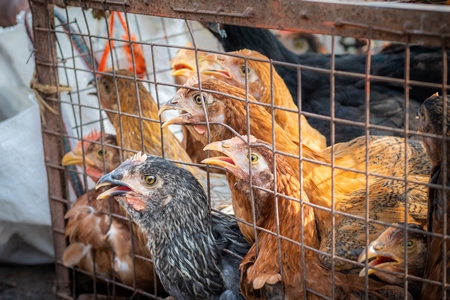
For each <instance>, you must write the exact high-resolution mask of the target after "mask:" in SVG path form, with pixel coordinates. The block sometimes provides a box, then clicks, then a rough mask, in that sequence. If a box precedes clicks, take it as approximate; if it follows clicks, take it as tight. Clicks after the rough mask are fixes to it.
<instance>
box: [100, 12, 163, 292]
mask: <svg viewBox="0 0 450 300" xmlns="http://www.w3.org/2000/svg"><path fill="white" fill-rule="evenodd" d="M124 15H125V22H126V26H127V35H128V40H127V43H128V44H129V45H130V52H131V62H132V65H133V72H132V73H133V74H132V75H133V81H134V87H135V93H136V98H137V102H138V114H139V116H138V117H139V131H140V135H141V150H142V151H143V152H145V151H144V131H143V124H142V122H143V120H142V107H141V98H140V93H139V87H138V81H137V76H136V59H135V55H134V47H133V42H132V40H131V31H130V24H129V22H128V15H127V13H126V12H125V13H124ZM152 54H153V53H152ZM153 56H154V55H152V58H153ZM155 81H156V80H155ZM116 85H117V84H116ZM122 124H123V123H122V122H120V126H122ZM120 130H121V132H122V131H123V129H122V128H121V129H120ZM161 139H162V135H161ZM161 145H163V144H161ZM161 151H162V153H164V146H163V147H162V149H161ZM109 210H110V214H111V208H110V209H109ZM127 223H128V228H129V230H130V233H131V235H130V236H131V257H132V259H133V288H134V289H136V261H135V259H134V258H135V255H136V252H135V247H134V241H135V237H134V235H133V232H134V231H133V227H132V220H131V218H130V217H128V222H127ZM154 286H156V280H154ZM155 293H156V289H155Z"/></svg>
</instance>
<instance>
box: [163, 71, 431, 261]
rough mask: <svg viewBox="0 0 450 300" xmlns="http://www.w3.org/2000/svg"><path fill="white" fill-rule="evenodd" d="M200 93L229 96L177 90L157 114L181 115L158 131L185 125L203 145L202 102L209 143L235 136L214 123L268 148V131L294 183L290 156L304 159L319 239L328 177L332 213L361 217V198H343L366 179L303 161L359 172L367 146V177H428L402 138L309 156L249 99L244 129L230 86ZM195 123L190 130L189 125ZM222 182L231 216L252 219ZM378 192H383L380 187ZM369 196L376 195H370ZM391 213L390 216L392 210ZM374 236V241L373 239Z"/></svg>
mask: <svg viewBox="0 0 450 300" xmlns="http://www.w3.org/2000/svg"><path fill="white" fill-rule="evenodd" d="M202 88H203V90H210V91H217V92H221V93H223V94H225V95H231V96H232V97H231V96H225V95H222V94H220V95H219V94H213V92H205V91H203V100H202V97H200V93H199V92H198V91H197V90H196V89H198V85H197V84H193V85H192V86H189V85H186V87H185V88H182V89H180V90H179V91H178V92H177V95H176V96H175V97H174V98H173V99H172V100H171V101H169V102H168V103H166V104H164V105H163V106H162V107H161V109H160V112H161V111H164V110H166V109H179V110H183V111H186V112H187V113H186V114H183V115H180V116H178V117H175V118H173V119H171V120H168V121H167V122H166V123H165V124H164V125H163V126H168V125H170V124H173V123H180V124H185V125H187V128H188V129H189V131H190V132H191V133H192V135H193V136H194V137H195V138H196V139H198V140H200V141H201V142H202V143H204V144H206V143H207V130H206V129H207V128H206V125H203V124H198V122H205V120H206V118H205V115H204V112H203V107H202V105H203V103H205V109H206V112H207V114H208V120H209V122H210V123H212V124H210V140H211V141H220V140H224V139H229V138H232V137H233V136H235V134H234V133H233V132H232V131H231V130H229V129H228V127H226V126H223V125H216V124H215V123H222V124H225V125H227V126H229V127H231V128H232V129H233V130H235V131H236V132H237V133H238V134H240V135H246V134H248V132H247V126H248V125H249V127H250V133H251V134H252V135H254V136H255V137H256V138H257V139H261V140H263V141H265V142H268V143H270V144H272V143H273V142H272V130H273V131H274V133H275V134H274V136H275V147H276V149H277V150H278V151H280V152H281V153H288V154H290V155H291V156H286V157H285V159H286V160H287V161H288V162H289V164H290V165H291V167H292V168H293V170H294V173H295V174H297V178H299V176H300V163H299V161H298V159H297V158H295V157H292V155H294V156H298V155H299V153H300V151H301V155H302V158H303V159H304V160H303V161H302V173H301V175H302V177H303V187H304V190H305V192H306V194H307V195H308V197H309V199H310V201H311V202H313V203H314V204H317V205H320V206H322V207H323V208H316V209H315V214H316V219H317V222H318V229H319V233H320V236H323V237H327V236H329V235H330V232H331V231H332V228H331V222H330V219H331V217H332V216H331V211H330V207H331V203H332V202H331V199H332V191H333V190H332V184H333V183H332V181H331V177H332V175H334V196H335V199H334V201H335V208H336V209H337V208H338V207H340V209H350V208H351V209H353V210H355V209H358V210H359V214H360V215H361V214H362V213H365V206H366V205H365V202H366V198H365V196H363V194H360V195H359V198H356V197H351V198H349V194H351V193H352V192H355V191H360V190H361V191H364V192H365V188H366V184H365V180H366V176H365V174H363V173H357V172H352V171H348V170H342V169H335V170H334V172H332V170H331V168H330V167H329V166H327V165H320V164H317V163H314V162H311V161H309V160H316V161H320V162H324V163H328V164H330V159H331V154H332V152H334V153H333V154H334V165H335V166H336V167H345V168H348V169H355V170H357V171H360V172H365V171H366V142H367V144H368V146H369V170H368V171H369V172H370V173H371V174H381V175H394V176H398V177H400V178H401V177H404V172H405V164H407V165H408V174H409V175H411V176H413V175H420V174H428V172H429V171H428V170H429V163H428V158H427V156H426V153H425V150H424V148H423V146H422V145H421V143H420V142H417V141H412V140H409V141H408V144H406V145H405V141H404V139H401V138H392V137H371V138H370V139H369V141H366V138H365V137H361V138H357V139H355V140H353V141H349V142H346V143H341V144H336V145H335V146H334V147H333V148H331V147H329V148H326V149H323V150H321V151H314V150H313V149H310V148H309V147H307V146H306V145H302V147H299V145H298V144H297V143H295V142H293V141H292V140H291V139H290V135H289V134H287V133H286V132H285V131H284V130H283V129H282V128H281V127H280V126H278V124H276V123H275V124H274V125H273V126H272V122H271V120H272V119H271V116H270V114H269V113H268V112H267V111H266V110H265V109H264V108H263V107H261V106H260V105H257V102H255V101H254V100H253V97H252V96H250V95H249V111H250V117H249V121H250V124H247V113H246V105H245V102H243V101H239V100H237V99H235V98H238V99H245V91H244V90H242V89H240V88H237V87H233V86H230V85H228V84H226V83H224V82H221V81H218V80H216V79H209V80H207V81H204V82H202ZM252 101H253V102H252ZM195 123H196V125H193V124H195ZM405 147H406V149H405ZM387 149H388V150H387ZM388 151H389V152H388ZM388 153H390V154H388ZM405 153H406V154H407V158H408V160H406V156H405ZM426 176H428V175H426ZM372 177H374V178H375V176H370V177H369V179H370V180H372ZM227 178H228V179H229V184H230V188H231V190H232V197H233V208H234V211H235V214H236V216H237V217H239V218H242V219H243V220H245V221H247V222H250V223H251V222H252V220H253V218H252V210H251V205H250V202H249V201H247V198H246V196H245V195H242V194H241V193H240V192H239V191H237V190H236V188H235V186H234V185H235V178H234V176H232V175H230V174H227ZM381 191H382V192H385V191H386V188H384V189H382V190H381ZM374 192H376V190H375V191H374ZM378 193H379V194H382V193H380V191H378ZM355 199H359V200H358V201H359V203H357V202H356V201H355ZM341 200H348V202H349V203H348V206H349V207H348V208H346V206H345V204H342V205H340V206H339V202H340V201H341ZM361 201H362V203H361ZM396 205H397V206H398V205H400V203H399V202H398V201H397V202H396ZM394 207H395V206H394ZM353 212H354V211H353ZM393 212H396V211H395V210H394V211H393ZM378 213H379V211H378ZM363 215H364V214H363ZM396 216H398V217H400V216H401V214H400V213H397V214H396ZM402 221H403V219H393V220H392V222H402ZM240 226H241V230H242V232H243V234H244V236H246V238H248V239H249V241H252V240H253V229H252V228H251V227H249V226H247V225H243V224H240ZM363 226H364V224H363ZM379 230H380V232H381V230H384V228H383V227H380V228H379ZM362 231H363V232H364V233H363V234H364V236H362V237H361V238H360V240H361V241H363V244H362V245H365V230H362ZM347 234H348V232H347ZM374 234H376V232H374ZM376 236H377V235H376ZM376 236H374V238H375V237H376ZM322 242H323V243H326V240H325V239H324V240H323V241H322ZM324 247H325V246H324ZM359 248H360V250H361V249H362V247H359ZM360 250H359V251H360ZM343 253H345V251H343ZM355 255H356V256H355V257H354V260H355V259H356V258H357V257H358V255H359V252H358V253H357V254H355Z"/></svg>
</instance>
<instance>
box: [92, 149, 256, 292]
mask: <svg viewBox="0 0 450 300" xmlns="http://www.w3.org/2000/svg"><path fill="white" fill-rule="evenodd" d="M101 186H114V187H112V188H111V189H109V190H108V191H106V192H104V193H102V194H101V195H100V196H99V197H98V199H103V198H107V197H110V196H115V198H116V200H117V201H118V202H119V203H120V204H121V205H122V206H123V207H124V208H125V209H126V210H127V212H128V214H129V215H130V216H131V217H132V219H133V220H134V221H135V222H136V223H137V224H138V226H139V228H140V229H141V231H142V232H144V233H145V234H146V235H147V237H148V240H149V242H148V244H147V247H148V249H149V250H150V252H151V254H152V257H153V259H154V262H155V269H156V272H157V274H158V276H159V277H160V279H161V282H162V284H163V286H164V288H165V289H166V290H167V291H168V292H169V294H170V295H171V296H172V297H173V298H175V299H220V300H227V299H230V300H231V299H233V300H235V299H236V300H237V299H243V297H242V295H241V294H240V290H239V280H240V272H239V263H240V261H241V259H242V257H243V256H244V255H246V254H247V252H248V249H249V248H250V245H249V244H248V243H247V241H246V240H245V238H244V237H243V236H242V234H241V232H240V231H239V228H238V225H237V223H236V221H234V220H232V219H230V218H227V217H224V216H222V215H219V214H212V215H211V213H210V210H209V207H208V199H207V197H206V195H205V192H204V191H203V188H202V186H201V185H200V183H199V182H198V181H197V179H196V178H195V177H194V176H193V175H192V174H191V173H190V172H189V171H187V170H185V169H182V168H179V167H177V166H175V165H174V164H173V163H171V162H169V161H167V160H165V159H162V158H160V157H156V156H147V155H145V154H144V155H141V154H140V153H138V154H136V155H135V156H133V157H132V158H130V159H128V160H126V161H125V162H124V163H122V164H121V165H120V166H119V167H118V168H117V169H115V170H114V171H112V172H110V173H108V174H106V175H104V176H103V177H102V178H101V179H100V180H99V181H98V183H97V188H99V187H101ZM211 221H212V224H211ZM224 249H226V250H224Z"/></svg>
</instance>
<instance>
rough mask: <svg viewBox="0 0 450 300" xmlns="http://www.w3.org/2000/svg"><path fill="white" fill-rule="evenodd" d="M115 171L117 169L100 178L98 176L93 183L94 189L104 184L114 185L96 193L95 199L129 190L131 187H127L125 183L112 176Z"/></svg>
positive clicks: (122, 193)
mask: <svg viewBox="0 0 450 300" xmlns="http://www.w3.org/2000/svg"><path fill="white" fill-rule="evenodd" d="M116 171H117V169H116V170H115V171H113V172H111V173H108V174H105V175H103V176H102V178H100V180H99V181H98V182H97V184H96V185H95V189H96V190H98V189H99V188H101V187H104V186H110V185H116V186H115V187H113V188H111V189H109V190H107V191H105V192H103V193H101V194H100V195H98V196H97V200H103V199H107V198H110V197H114V196H123V195H124V194H126V193H127V192H129V191H131V188H129V187H128V185H127V184H125V183H124V182H122V181H120V180H116V179H114V178H113V174H114V173H115V172H116Z"/></svg>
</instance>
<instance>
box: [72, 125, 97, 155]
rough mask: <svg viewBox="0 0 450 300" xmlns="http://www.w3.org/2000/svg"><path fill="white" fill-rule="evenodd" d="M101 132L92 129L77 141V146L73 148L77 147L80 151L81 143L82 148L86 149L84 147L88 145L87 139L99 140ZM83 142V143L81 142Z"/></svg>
mask: <svg viewBox="0 0 450 300" xmlns="http://www.w3.org/2000/svg"><path fill="white" fill-rule="evenodd" d="M102 134H103V133H102V132H99V131H97V130H96V129H94V130H92V131H91V132H89V133H88V134H87V135H85V136H84V137H83V141H81V140H80V141H78V143H77V146H76V147H75V149H77V150H78V151H81V145H83V148H84V150H86V148H87V147H88V146H89V144H90V143H89V141H91V142H94V141H98V140H100V137H101V136H102ZM81 142H83V143H81Z"/></svg>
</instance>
